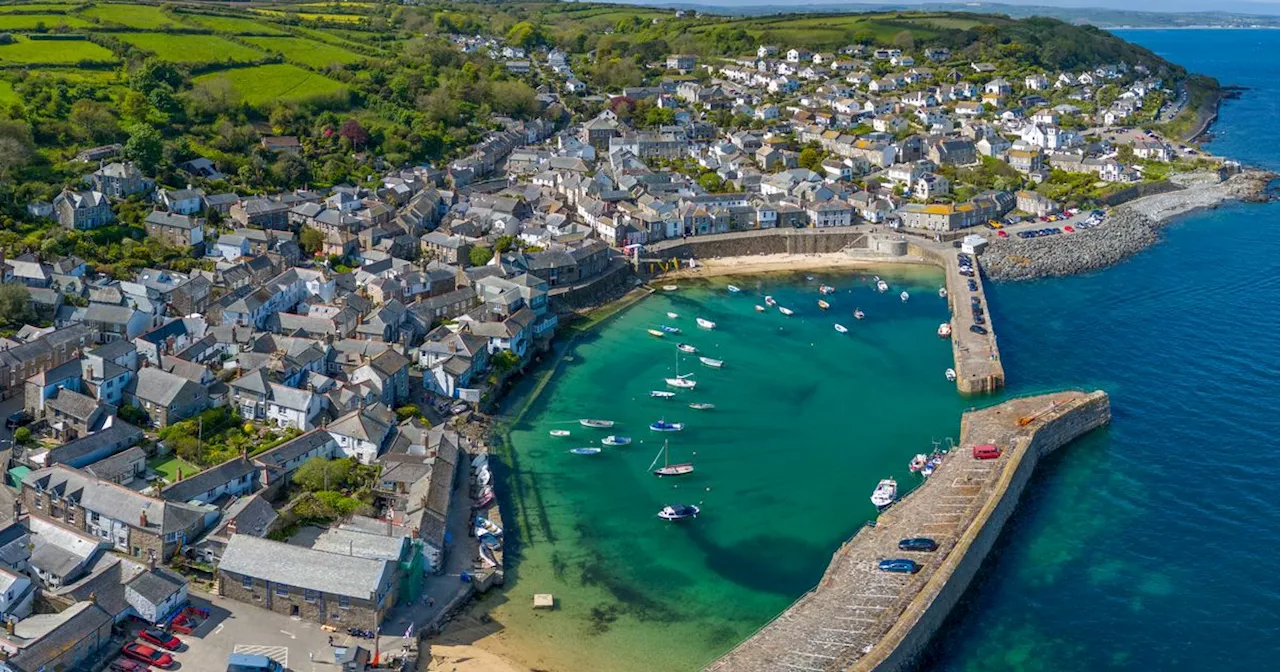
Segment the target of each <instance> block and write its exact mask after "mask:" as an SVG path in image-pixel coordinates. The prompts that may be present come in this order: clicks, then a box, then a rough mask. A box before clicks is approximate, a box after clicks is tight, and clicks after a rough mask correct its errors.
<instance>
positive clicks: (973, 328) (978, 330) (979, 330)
mask: <svg viewBox="0 0 1280 672" xmlns="http://www.w3.org/2000/svg"><path fill="white" fill-rule="evenodd" d="M969 331H972V332H973V333H975V334H982V335H983V336H986V335H987V328H986V327H980V326H978V325H976V324H971V325H969Z"/></svg>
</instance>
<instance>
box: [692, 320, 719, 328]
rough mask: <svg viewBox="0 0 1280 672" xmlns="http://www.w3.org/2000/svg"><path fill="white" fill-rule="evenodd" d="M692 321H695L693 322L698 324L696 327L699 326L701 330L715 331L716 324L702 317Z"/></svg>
mask: <svg viewBox="0 0 1280 672" xmlns="http://www.w3.org/2000/svg"><path fill="white" fill-rule="evenodd" d="M694 321H695V322H697V323H698V326H699V327H702V328H703V329H715V328H716V323H715V322H712V321H711V320H708V319H706V318H703V317H699V318H698V319H697V320H694Z"/></svg>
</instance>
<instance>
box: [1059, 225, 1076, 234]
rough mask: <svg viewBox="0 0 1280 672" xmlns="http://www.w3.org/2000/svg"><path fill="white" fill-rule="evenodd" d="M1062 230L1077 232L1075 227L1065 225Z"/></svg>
mask: <svg viewBox="0 0 1280 672" xmlns="http://www.w3.org/2000/svg"><path fill="white" fill-rule="evenodd" d="M1062 230H1063V231H1066V232H1067V233H1075V231H1076V230H1075V229H1073V228H1071V227H1069V226H1064V227H1062Z"/></svg>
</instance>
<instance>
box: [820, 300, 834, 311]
mask: <svg viewBox="0 0 1280 672" xmlns="http://www.w3.org/2000/svg"><path fill="white" fill-rule="evenodd" d="M818 307H819V308H821V309H823V310H826V309H828V308H830V307H831V304H829V303H827V302H826V301H823V300H822V299H818Z"/></svg>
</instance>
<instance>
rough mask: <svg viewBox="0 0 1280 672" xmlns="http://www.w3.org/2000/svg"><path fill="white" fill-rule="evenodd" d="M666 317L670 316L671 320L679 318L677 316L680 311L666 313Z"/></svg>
mask: <svg viewBox="0 0 1280 672" xmlns="http://www.w3.org/2000/svg"><path fill="white" fill-rule="evenodd" d="M667 317H669V318H671V319H673V320H675V319H679V317H680V313H667Z"/></svg>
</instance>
